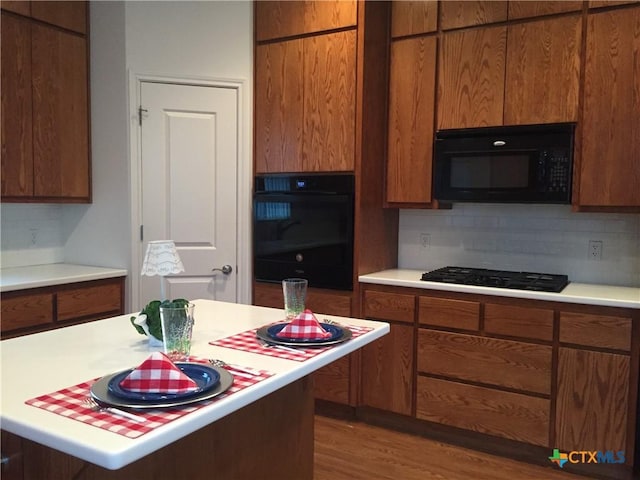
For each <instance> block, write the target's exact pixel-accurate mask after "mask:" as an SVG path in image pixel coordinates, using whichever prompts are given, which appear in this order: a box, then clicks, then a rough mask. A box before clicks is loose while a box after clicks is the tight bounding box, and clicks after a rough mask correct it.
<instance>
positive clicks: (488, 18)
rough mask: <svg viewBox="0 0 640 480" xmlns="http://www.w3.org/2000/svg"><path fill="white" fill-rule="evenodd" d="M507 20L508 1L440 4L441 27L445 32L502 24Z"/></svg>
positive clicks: (467, 0)
mask: <svg viewBox="0 0 640 480" xmlns="http://www.w3.org/2000/svg"><path fill="white" fill-rule="evenodd" d="M506 19H507V2H506V1H495V0H489V1H482V0H472V1H469V0H464V1H452V0H447V1H445V2H440V27H441V28H442V29H443V30H449V29H451V28H460V27H468V26H470V25H482V24H485V23H494V22H502V21H504V20H506Z"/></svg>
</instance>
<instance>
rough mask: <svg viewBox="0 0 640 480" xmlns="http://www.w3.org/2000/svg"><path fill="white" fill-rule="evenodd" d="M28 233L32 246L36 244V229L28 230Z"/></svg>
mask: <svg viewBox="0 0 640 480" xmlns="http://www.w3.org/2000/svg"><path fill="white" fill-rule="evenodd" d="M29 233H31V246H34V245H36V244H37V243H38V229H37V228H30V229H29Z"/></svg>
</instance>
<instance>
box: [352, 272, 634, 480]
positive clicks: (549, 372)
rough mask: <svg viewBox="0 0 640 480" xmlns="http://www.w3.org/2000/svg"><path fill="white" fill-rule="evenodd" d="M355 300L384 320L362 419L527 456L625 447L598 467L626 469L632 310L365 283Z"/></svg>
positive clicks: (630, 438) (366, 355) (367, 372)
mask: <svg viewBox="0 0 640 480" xmlns="http://www.w3.org/2000/svg"><path fill="white" fill-rule="evenodd" d="M361 302H362V304H361V311H362V312H364V314H365V317H366V318H371V319H376V320H387V321H389V322H390V323H391V324H392V326H391V333H390V334H389V335H386V336H385V337H383V338H382V339H380V340H379V341H377V342H376V343H374V344H372V345H368V346H367V347H365V348H364V349H363V353H362V395H361V398H362V407H363V408H362V409H361V412H362V416H363V417H365V418H366V419H368V420H373V421H375V420H376V419H377V420H378V421H380V422H383V424H385V425H397V426H398V428H402V429H410V430H412V431H416V432H419V433H422V434H424V435H429V434H432V435H433V436H434V438H446V439H447V441H456V439H457V441H459V442H460V444H461V445H467V444H468V443H469V442H475V443H474V445H476V446H477V448H481V449H482V448H488V449H493V450H492V451H494V453H496V454H503V455H506V456H511V454H512V453H513V452H516V451H518V452H520V451H523V450H524V451H528V452H532V453H531V456H530V457H526V454H525V455H524V456H525V457H526V458H527V459H531V460H532V461H536V460H535V459H534V457H535V458H539V457H540V450H537V451H535V450H531V449H536V448H540V447H543V448H544V449H548V450H549V452H550V453H549V455H551V449H553V448H558V449H560V450H561V451H563V452H571V451H574V450H576V451H603V452H607V451H614V452H618V451H623V452H626V453H625V464H626V466H620V465H610V466H607V465H599V466H598V467H599V470H598V475H599V474H600V473H602V475H603V476H607V475H609V473H607V469H608V468H613V469H616V468H618V467H621V468H623V469H627V470H624V471H623V473H622V475H621V476H620V474H619V471H618V473H612V474H611V476H612V478H625V479H627V478H631V475H632V474H631V472H630V468H629V467H631V466H633V463H634V455H633V452H634V451H635V448H636V445H635V437H636V420H637V419H636V415H637V403H638V393H637V392H638V376H639V374H640V372H639V371H640V310H637V309H627V308H614V307H603V306H596V305H581V304H573V303H564V302H551V301H542V300H531V299H518V298H509V297H499V296H490V295H478V294H467V293H458V292H446V291H436V290H425V289H419V288H406V287H394V286H385V285H373V284H361ZM366 407H372V408H371V409H370V410H367V408H366ZM397 414H400V415H401V416H398V415H397ZM465 431H466V432H465ZM443 436H444V437H443ZM471 439H473V440H471ZM513 442H517V444H516V445H517V447H516V450H513V448H514V443H513ZM572 468H574V466H573V465H569V466H566V465H565V468H564V470H571V469H572ZM576 468H578V467H576ZM636 468H638V466H636ZM587 474H588V472H587Z"/></svg>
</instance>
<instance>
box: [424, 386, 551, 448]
mask: <svg viewBox="0 0 640 480" xmlns="http://www.w3.org/2000/svg"><path fill="white" fill-rule="evenodd" d="M417 387H418V388H417V393H416V417H417V418H420V419H423V420H428V421H431V422H437V423H442V424H445V425H451V426H454V427H458V428H464V429H466V430H473V431H474V432H481V433H488V434H490V435H497V436H499V437H504V438H509V439H511V440H518V441H520V442H526V443H531V444H534V445H543V446H548V445H549V415H550V413H549V412H550V401H549V400H548V399H545V398H539V397H532V396H528V395H522V394H519V393H512V392H502V391H499V390H494V389H492V388H485V387H479V386H475V385H465V384H463V383H457V382H451V381H448V380H440V379H437V378H429V377H422V376H419V377H418V385H417Z"/></svg>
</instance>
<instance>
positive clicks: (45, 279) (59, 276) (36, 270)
mask: <svg viewBox="0 0 640 480" xmlns="http://www.w3.org/2000/svg"><path fill="white" fill-rule="evenodd" d="M126 275H127V271H126V270H124V269H121V268H108V267H95V266H90V265H75V264H72V263H50V264H45V265H31V266H27V267H11V268H2V269H0V292H11V291H14V290H25V289H28V288H39V287H50V286H53V285H63V284H67V283H75V282H88V281H91V280H102V279H105V278H116V277H124V276H126Z"/></svg>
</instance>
